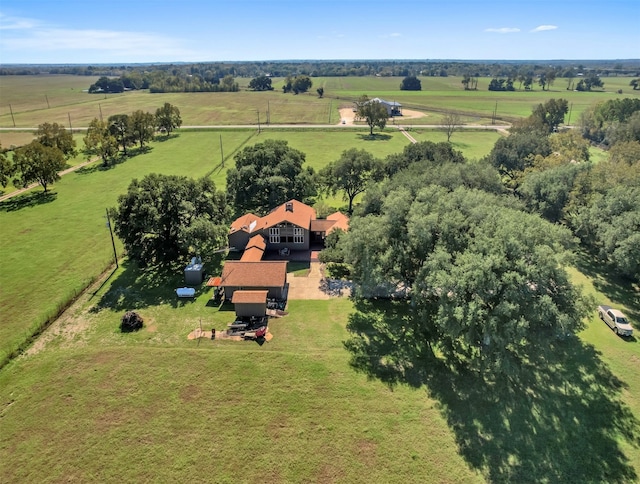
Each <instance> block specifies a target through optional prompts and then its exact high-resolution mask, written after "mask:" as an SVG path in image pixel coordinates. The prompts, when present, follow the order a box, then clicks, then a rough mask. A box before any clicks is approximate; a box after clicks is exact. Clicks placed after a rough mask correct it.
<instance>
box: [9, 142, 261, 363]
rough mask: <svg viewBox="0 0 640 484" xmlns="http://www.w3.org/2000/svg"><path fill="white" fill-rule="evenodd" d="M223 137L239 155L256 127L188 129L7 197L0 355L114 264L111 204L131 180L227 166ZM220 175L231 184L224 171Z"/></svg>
mask: <svg viewBox="0 0 640 484" xmlns="http://www.w3.org/2000/svg"><path fill="white" fill-rule="evenodd" d="M220 136H222V139H223V145H224V150H225V156H232V154H233V152H234V151H235V150H236V149H237V148H238V147H240V146H241V145H242V144H243V143H244V142H245V141H246V140H247V139H248V138H249V137H250V136H251V132H250V131H224V132H222V133H213V132H211V133H207V134H202V133H181V134H180V135H179V136H177V137H175V138H172V139H170V140H167V141H163V142H157V143H154V144H153V147H152V148H153V149H152V150H151V151H150V152H149V153H147V154H144V155H139V156H136V157H133V158H130V159H127V160H126V161H125V162H124V163H121V164H118V165H115V166H114V167H113V168H111V169H107V170H103V169H102V168H101V165H100V163H99V162H98V163H94V164H92V165H90V166H88V167H85V168H82V169H80V170H78V171H76V172H74V173H72V174H69V175H65V176H64V177H63V179H62V180H61V181H60V182H58V183H57V184H55V186H54V187H53V190H52V192H51V194H50V195H48V196H44V195H43V194H42V189H41V188H36V189H33V190H31V191H29V192H27V193H26V194H24V195H20V196H18V197H15V198H12V199H10V200H7V201H5V202H2V203H0V225H1V226H2V227H3V230H2V231H1V233H0V260H2V271H0V286H1V287H2V293H1V295H0V314H1V315H2V317H1V320H2V324H0V360H1V359H3V358H4V357H5V355H6V354H7V353H8V352H10V351H12V350H13V349H14V348H15V347H16V346H17V345H19V344H20V343H21V342H22V341H24V340H25V338H26V337H27V336H28V335H29V334H31V333H32V332H33V330H34V327H37V326H38V325H39V324H40V323H41V322H42V321H43V320H45V319H46V318H47V317H49V316H51V315H52V314H54V313H55V312H56V311H57V310H58V307H59V306H60V304H62V303H63V301H66V300H68V299H69V298H70V297H72V296H73V295H74V294H75V293H76V292H77V291H79V290H81V289H82V288H83V287H84V286H85V285H86V284H87V283H88V282H89V281H91V280H92V279H93V278H94V277H96V276H97V275H98V274H100V273H101V272H102V271H103V270H105V269H106V268H107V267H108V266H109V264H111V263H112V262H113V252H112V249H111V239H110V237H109V231H108V230H107V228H106V227H105V210H106V208H107V207H112V206H115V204H116V200H117V197H118V195H120V194H122V193H125V192H126V189H127V187H128V185H129V182H130V181H131V180H132V179H133V178H142V177H144V176H145V175H146V174H148V173H152V172H155V173H164V174H173V175H187V176H192V177H199V176H204V175H206V174H207V173H209V172H211V171H212V170H213V169H214V168H215V167H216V166H217V165H219V164H220V150H219V143H220ZM214 180H215V181H216V183H217V184H218V186H220V187H224V183H225V172H224V170H220V169H219V170H217V171H216V172H215V175H214ZM117 250H118V252H119V253H121V252H122V248H121V246H120V245H119V244H118V246H117Z"/></svg>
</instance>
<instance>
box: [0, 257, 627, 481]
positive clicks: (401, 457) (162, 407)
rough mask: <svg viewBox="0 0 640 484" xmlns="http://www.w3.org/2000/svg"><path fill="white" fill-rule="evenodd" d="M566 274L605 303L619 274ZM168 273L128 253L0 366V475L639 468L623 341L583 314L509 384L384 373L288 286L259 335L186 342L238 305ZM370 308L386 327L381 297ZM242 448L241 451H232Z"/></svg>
mask: <svg viewBox="0 0 640 484" xmlns="http://www.w3.org/2000/svg"><path fill="white" fill-rule="evenodd" d="M596 269H597V268H592V270H596ZM572 276H573V278H574V279H575V280H576V281H578V282H585V281H595V282H592V283H591V286H590V287H589V288H587V290H588V291H589V292H590V293H591V294H592V295H594V296H597V297H599V298H602V299H603V301H608V299H606V297H607V296H606V295H607V294H609V295H610V296H611V295H612V293H611V290H613V289H615V288H618V289H619V286H617V285H611V284H609V285H600V284H604V283H605V282H606V281H607V278H606V277H605V275H598V274H597V273H592V274H591V275H589V276H586V275H583V274H582V273H580V272H578V271H577V270H572ZM180 280H181V275H180V274H179V273H177V272H176V273H175V274H173V273H172V274H162V273H160V274H153V273H140V272H139V271H138V270H137V269H136V267H135V266H133V265H131V264H128V263H125V264H124V266H122V267H121V268H120V269H119V270H117V271H115V272H114V273H113V274H112V275H111V277H110V278H109V279H108V280H106V281H105V282H104V283H102V284H101V285H96V288H95V290H94V289H92V290H90V291H88V292H87V293H86V294H84V295H83V296H82V297H81V298H80V299H79V301H78V302H77V304H76V305H74V306H72V307H71V308H70V310H69V311H67V313H65V315H64V316H63V317H62V318H61V319H60V320H59V321H58V322H56V323H55V325H54V326H53V327H51V328H50V330H49V331H47V333H46V334H45V335H43V336H42V337H41V339H40V340H39V341H38V343H37V344H36V345H34V347H33V348H32V349H31V350H30V351H29V352H28V354H27V355H25V356H23V357H21V358H19V359H17V360H14V361H13V362H12V363H11V364H10V365H9V366H7V367H5V368H4V369H3V370H2V371H1V372H0V404H1V407H0V415H1V416H2V418H0V475H2V476H3V477H4V479H5V480H7V481H8V482H24V481H38V482H58V481H61V480H71V479H73V480H78V481H87V480H96V481H102V482H112V481H119V482H122V481H142V480H156V479H161V480H167V481H175V480H178V481H180V480H181V479H182V477H183V476H184V475H186V474H188V475H189V479H190V480H193V481H206V480H210V479H214V480H215V481H216V482H283V481H286V482H325V481H331V482H367V483H368V482H451V483H453V482H456V483H457V482H483V481H507V482H525V481H527V482H568V481H571V480H572V479H576V480H577V481H579V482H584V481H585V480H586V481H589V480H594V481H603V480H606V481H607V482H632V481H634V480H636V479H637V477H638V472H640V468H639V467H638V464H637V463H638V462H639V459H640V446H638V445H634V444H633V439H634V436H633V434H634V433H635V432H637V431H638V428H639V422H638V419H637V417H635V416H637V415H639V414H640V401H639V400H638V395H639V394H640V388H639V382H638V376H637V359H638V356H639V355H640V352H639V347H638V343H637V341H631V342H626V341H624V340H621V339H620V338H617V337H615V336H614V335H613V333H612V332H611V331H610V330H608V329H606V327H605V326H604V325H603V324H602V323H599V321H597V320H595V319H594V320H593V321H590V322H589V325H588V327H587V329H586V330H585V331H584V332H583V333H582V334H581V336H580V339H574V340H571V341H569V342H567V343H562V344H557V345H553V347H552V348H549V351H548V354H545V355H544V356H543V357H541V358H542V359H544V360H545V361H546V363H545V365H546V366H545V365H542V366H541V367H540V368H537V369H532V371H533V373H532V374H531V375H529V376H528V377H527V378H525V379H523V380H522V382H521V385H522V387H523V388H524V389H525V390H524V391H521V390H519V389H518V387H513V388H511V390H509V391H508V392H505V390H499V389H498V388H494V387H493V386H491V385H488V384H486V383H483V382H480V381H478V380H476V379H474V378H472V377H470V376H463V375H454V374H448V373H447V371H443V370H442V369H438V368H437V367H431V368H420V367H419V366H416V364H415V363H417V362H415V363H413V367H412V370H411V372H410V373H413V374H417V375H422V376H420V377H419V378H415V377H411V378H407V380H406V381H403V380H402V379H400V380H399V382H398V383H396V384H394V385H391V386H388V385H386V384H384V383H382V382H381V381H380V380H379V377H377V376H376V375H375V374H370V377H367V376H366V375H364V374H361V373H359V372H356V371H355V370H354V369H353V368H352V367H351V366H350V365H349V357H350V354H349V353H348V351H347V350H346V349H345V347H344V346H343V341H345V340H346V339H347V338H348V337H349V333H348V331H347V329H346V325H347V321H348V315H349V313H351V312H352V311H353V305H352V302H351V301H350V300H348V299H332V300H329V301H291V302H290V304H289V307H288V309H289V315H288V316H286V317H284V318H281V319H273V320H271V321H270V332H271V333H272V334H273V339H272V340H271V341H269V342H265V343H264V344H263V345H262V346H260V345H258V344H256V343H255V342H232V341H222V340H216V341H211V340H208V339H207V340H204V339H203V340H200V341H198V340H189V339H188V338H187V335H188V334H189V333H190V332H191V331H193V330H194V329H196V328H199V327H200V326H202V327H203V328H204V329H211V328H216V329H219V330H222V329H224V328H226V325H227V324H228V323H230V322H232V321H233V320H234V319H235V318H234V314H233V312H232V311H226V310H219V308H217V307H215V306H212V305H209V298H210V296H211V292H210V290H207V289H205V288H202V289H200V290H199V291H198V292H197V295H196V298H195V299H194V300H178V299H177V298H176V297H175V294H174V293H173V288H174V287H176V284H179V283H180ZM601 291H605V292H601ZM624 292H625V293H627V294H630V295H631V294H632V293H629V292H628V291H626V290H625V291H624ZM611 300H612V302H613V301H616V299H615V298H613V297H612V298H611ZM380 308H381V309H382V310H383V313H382V314H388V316H387V317H388V318H389V324H392V318H394V311H393V310H392V307H391V306H390V305H389V304H383V305H382V306H380ZM633 308H635V306H631V307H630V308H629V309H632V310H633V311H634V312H633V313H631V314H635V313H636V312H637V308H636V309H633ZM127 309H135V310H136V311H138V312H139V314H140V315H141V316H142V317H143V318H144V320H145V326H144V327H143V329H141V330H140V331H138V332H136V333H130V334H122V333H120V332H119V330H118V324H119V319H120V317H121V316H122V314H123V313H124V311H125V310H127ZM625 309H627V306H625ZM383 317H384V316H383ZM598 323H599V324H598ZM381 327H384V326H381ZM372 334H374V333H372ZM379 336H380V338H381V339H384V338H385V337H387V336H388V335H387V334H384V333H382V332H381V333H380V334H379ZM378 356H382V355H378ZM534 363H535V362H532V364H534ZM410 373H407V375H409V374H410ZM614 375H615V376H614ZM538 379H539V380H538ZM616 382H617V383H616ZM614 410H615V411H616V412H619V415H616V414H612V413H611V412H612V411H614ZM634 419H635V420H634ZM625 426H626V427H625ZM625 431H626V434H625ZM629 433H631V435H629ZM635 438H636V441H637V435H635ZM247 458H250V464H251V465H239V464H238V462H239V460H240V459H242V460H243V461H244V460H246V459H247Z"/></svg>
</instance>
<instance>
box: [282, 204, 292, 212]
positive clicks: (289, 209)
mask: <svg viewBox="0 0 640 484" xmlns="http://www.w3.org/2000/svg"><path fill="white" fill-rule="evenodd" d="M284 210H285V212H293V202H287V203H286V204H285V206H284Z"/></svg>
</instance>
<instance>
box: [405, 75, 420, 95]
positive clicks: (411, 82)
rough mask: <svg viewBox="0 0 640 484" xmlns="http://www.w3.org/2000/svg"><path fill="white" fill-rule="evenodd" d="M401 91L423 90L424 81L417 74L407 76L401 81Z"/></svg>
mask: <svg viewBox="0 0 640 484" xmlns="http://www.w3.org/2000/svg"><path fill="white" fill-rule="evenodd" d="M400 90H401V91H422V83H421V82H420V79H418V78H417V77H416V76H407V77H405V78H404V79H403V80H402V82H401V83H400Z"/></svg>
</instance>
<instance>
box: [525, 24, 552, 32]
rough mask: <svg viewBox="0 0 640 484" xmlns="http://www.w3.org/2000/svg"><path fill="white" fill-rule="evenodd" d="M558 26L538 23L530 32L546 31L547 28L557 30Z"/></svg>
mask: <svg viewBox="0 0 640 484" xmlns="http://www.w3.org/2000/svg"><path fill="white" fill-rule="evenodd" d="M557 28H558V26H557V25H538V26H537V27H536V28H535V29H533V30H530V32H544V31H546V30H556V29H557Z"/></svg>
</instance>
